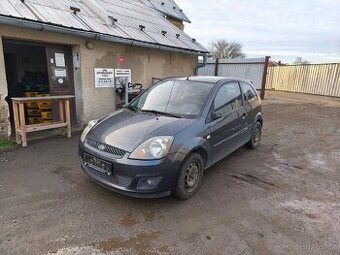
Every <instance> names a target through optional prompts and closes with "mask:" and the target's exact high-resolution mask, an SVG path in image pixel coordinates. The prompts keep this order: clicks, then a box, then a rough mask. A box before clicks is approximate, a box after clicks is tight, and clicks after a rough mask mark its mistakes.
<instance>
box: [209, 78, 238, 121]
mask: <svg viewBox="0 0 340 255" xmlns="http://www.w3.org/2000/svg"><path fill="white" fill-rule="evenodd" d="M241 106H242V99H241V90H240V87H239V85H238V83H237V82H230V83H227V84H224V85H222V87H221V88H220V89H219V91H218V92H217V95H216V97H215V100H214V107H213V109H214V113H215V114H218V115H222V116H223V115H226V114H228V113H230V112H232V111H233V110H236V109H238V108H239V107H241Z"/></svg>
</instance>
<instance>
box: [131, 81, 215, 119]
mask: <svg viewBox="0 0 340 255" xmlns="http://www.w3.org/2000/svg"><path fill="white" fill-rule="evenodd" d="M212 87H213V84H212V83H203V82H194V81H181V80H175V81H174V80H172V81H165V82H163V83H161V84H158V85H155V86H154V87H152V88H150V89H149V90H148V91H147V92H145V93H144V94H142V95H141V96H140V97H139V98H137V99H136V100H134V101H133V102H132V103H131V104H130V107H133V108H134V109H136V110H140V111H145V112H154V113H160V114H162V113H163V114H167V115H173V116H179V117H197V116H198V115H199V114H200V112H201V110H202V107H203V104H204V102H205V101H206V99H207V97H208V95H209V93H210V90H211V89H212Z"/></svg>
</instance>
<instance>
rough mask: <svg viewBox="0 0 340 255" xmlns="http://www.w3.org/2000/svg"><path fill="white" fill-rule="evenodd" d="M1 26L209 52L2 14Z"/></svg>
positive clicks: (114, 41)
mask: <svg viewBox="0 0 340 255" xmlns="http://www.w3.org/2000/svg"><path fill="white" fill-rule="evenodd" d="M0 24H4V25H10V26H17V27H24V28H30V29H35V30H40V31H48V32H56V33H63V34H69V35H73V36H79V37H83V38H88V39H92V40H99V41H105V42H113V43H121V44H126V45H130V46H137V47H143V48H149V49H158V50H165V51H171V52H177V53H183V54H191V55H200V54H206V53H207V52H201V51H194V50H186V49H181V48H176V47H171V46H167V45H161V44H154V43H148V42H144V41H139V40H134V39H127V38H122V37H118V36H113V35H108V34H102V33H98V32H93V31H86V30H81V29H77V28H68V27H64V26H62V25H55V24H52V23H43V22H41V21H34V20H29V19H24V18H17V17H13V16H4V15H1V14H0Z"/></svg>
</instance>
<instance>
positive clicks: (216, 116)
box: [210, 111, 222, 121]
mask: <svg viewBox="0 0 340 255" xmlns="http://www.w3.org/2000/svg"><path fill="white" fill-rule="evenodd" d="M210 117H211V120H212V121H213V120H217V119H220V118H222V113H217V112H214V111H212V112H211V116H210Z"/></svg>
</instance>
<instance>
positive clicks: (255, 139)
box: [247, 122, 262, 149]
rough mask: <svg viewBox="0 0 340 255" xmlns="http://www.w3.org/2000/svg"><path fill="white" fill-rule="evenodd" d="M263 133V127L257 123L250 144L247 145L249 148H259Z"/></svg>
mask: <svg viewBox="0 0 340 255" xmlns="http://www.w3.org/2000/svg"><path fill="white" fill-rule="evenodd" d="M261 133H262V125H261V123H260V122H256V124H255V126H254V128H253V132H252V134H251V138H250V140H249V142H248V143H247V146H248V147H249V148H251V149H256V148H257V146H259V144H260V140H261Z"/></svg>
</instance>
